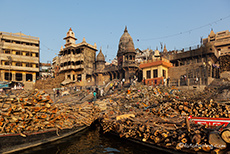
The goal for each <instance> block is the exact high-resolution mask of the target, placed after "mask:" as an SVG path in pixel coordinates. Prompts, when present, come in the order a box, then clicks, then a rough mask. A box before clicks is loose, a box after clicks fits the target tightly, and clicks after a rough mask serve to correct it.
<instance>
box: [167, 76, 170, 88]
mask: <svg viewBox="0 0 230 154" xmlns="http://www.w3.org/2000/svg"><path fill="white" fill-rule="evenodd" d="M169 81H170V76H168V78H167V86H169Z"/></svg>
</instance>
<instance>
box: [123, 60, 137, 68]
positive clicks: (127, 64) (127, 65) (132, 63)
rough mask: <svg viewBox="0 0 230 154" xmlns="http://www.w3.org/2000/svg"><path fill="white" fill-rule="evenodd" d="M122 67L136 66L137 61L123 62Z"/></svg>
mask: <svg viewBox="0 0 230 154" xmlns="http://www.w3.org/2000/svg"><path fill="white" fill-rule="evenodd" d="M123 67H137V63H136V62H135V61H128V62H124V63H123Z"/></svg>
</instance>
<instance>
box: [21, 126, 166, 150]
mask: <svg viewBox="0 0 230 154" xmlns="http://www.w3.org/2000/svg"><path fill="white" fill-rule="evenodd" d="M31 153H33V154H117V153H119V154H152V153H156V154H163V153H164V152H162V151H158V150H156V149H151V148H148V147H145V146H142V145H139V144H136V143H132V142H130V141H127V140H122V139H119V138H118V137H116V136H107V135H106V136H105V135H103V134H100V133H99V130H98V129H88V130H84V131H82V132H79V133H77V134H75V135H73V136H71V137H68V138H65V139H62V140H59V141H57V142H54V143H52V144H47V145H44V146H39V147H36V148H33V149H30V150H26V151H22V152H20V153H19V154H31ZM17 154H18V152H17Z"/></svg>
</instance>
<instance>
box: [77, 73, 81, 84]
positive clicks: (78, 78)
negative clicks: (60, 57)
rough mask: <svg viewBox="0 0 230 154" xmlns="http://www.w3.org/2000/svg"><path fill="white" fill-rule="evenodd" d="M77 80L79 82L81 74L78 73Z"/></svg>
mask: <svg viewBox="0 0 230 154" xmlns="http://www.w3.org/2000/svg"><path fill="white" fill-rule="evenodd" d="M77 81H79V82H80V81H81V74H78V75H77Z"/></svg>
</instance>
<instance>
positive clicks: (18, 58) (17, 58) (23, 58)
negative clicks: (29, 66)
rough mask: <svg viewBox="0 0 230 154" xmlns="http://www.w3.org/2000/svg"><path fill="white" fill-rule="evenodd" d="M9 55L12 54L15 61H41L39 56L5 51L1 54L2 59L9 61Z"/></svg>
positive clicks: (0, 58)
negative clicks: (5, 52)
mask: <svg viewBox="0 0 230 154" xmlns="http://www.w3.org/2000/svg"><path fill="white" fill-rule="evenodd" d="M8 56H11V58H12V60H13V62H27V63H39V57H31V56H23V55H13V54H4V53H2V54H0V60H5V61H8Z"/></svg>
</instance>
